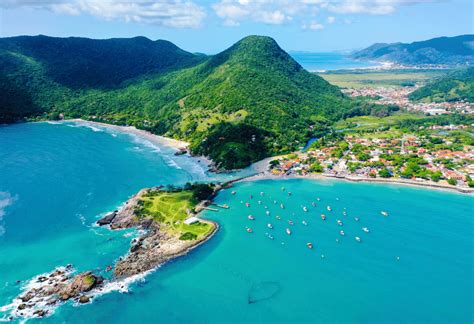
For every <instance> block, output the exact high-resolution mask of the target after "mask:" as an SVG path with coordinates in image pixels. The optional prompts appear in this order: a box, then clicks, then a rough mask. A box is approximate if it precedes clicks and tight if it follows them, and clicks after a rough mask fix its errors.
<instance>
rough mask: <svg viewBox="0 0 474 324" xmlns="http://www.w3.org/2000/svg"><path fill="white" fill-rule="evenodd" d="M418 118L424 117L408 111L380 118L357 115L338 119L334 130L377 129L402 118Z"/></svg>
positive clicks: (390, 124)
mask: <svg viewBox="0 0 474 324" xmlns="http://www.w3.org/2000/svg"><path fill="white" fill-rule="evenodd" d="M420 118H424V116H422V115H417V114H410V113H399V114H393V115H391V116H387V117H382V118H380V117H375V116H358V117H352V118H348V119H345V120H341V121H338V122H337V123H336V124H335V125H334V128H335V129H336V130H342V129H352V130H354V131H356V130H360V131H366V130H371V129H379V128H381V127H385V126H393V125H395V124H396V123H398V122H399V121H402V120H408V119H420Z"/></svg>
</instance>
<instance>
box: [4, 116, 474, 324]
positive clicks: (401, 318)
mask: <svg viewBox="0 0 474 324" xmlns="http://www.w3.org/2000/svg"><path fill="white" fill-rule="evenodd" d="M173 153H174V151H173V150H172V149H171V148H167V147H164V146H161V147H159V146H157V145H154V144H152V143H150V142H147V141H144V139H142V138H140V137H136V136H130V135H127V134H123V133H120V132H114V131H112V130H110V129H103V128H95V129H94V128H91V127H86V126H81V125H77V124H48V123H34V124H19V125H11V126H5V127H0V161H1V162H0V191H1V192H2V194H1V196H0V200H1V201H2V203H0V208H1V209H2V212H1V213H0V215H2V217H1V218H2V219H1V220H0V226H2V228H3V232H2V234H1V236H0V305H6V304H8V303H9V302H11V300H12V299H13V298H14V297H15V296H16V295H17V294H18V293H19V292H20V289H21V287H22V285H23V284H24V282H22V283H19V284H17V283H16V280H23V281H25V280H28V279H30V278H32V277H33V276H35V275H38V274H40V273H43V272H48V271H51V270H53V269H54V268H55V267H57V266H60V265H65V264H68V263H72V264H74V266H75V267H76V268H77V269H78V270H87V269H101V270H103V269H104V268H105V267H106V265H108V264H111V263H113V262H114V261H115V260H116V259H117V258H118V257H119V256H121V255H123V254H125V253H126V251H127V249H128V246H129V241H130V237H124V234H126V233H124V232H111V231H108V230H107V229H102V228H97V227H94V226H92V224H93V223H94V221H95V220H96V219H97V218H98V217H100V215H103V214H104V213H105V212H107V211H110V210H113V209H115V208H116V207H117V206H119V205H120V204H121V203H123V202H124V201H125V200H126V199H127V197H129V196H130V195H132V194H133V193H135V192H136V191H138V190H139V189H141V188H142V187H147V186H153V185H158V184H183V183H185V182H187V181H198V180H201V181H210V180H213V179H214V178H216V177H217V176H216V175H213V174H209V173H207V172H206V171H205V169H204V167H203V166H202V165H200V164H199V163H198V162H197V161H196V160H193V159H191V158H189V157H186V156H181V157H175V156H174V154H173ZM219 177H220V178H219V179H221V180H222V179H223V177H226V176H219ZM282 187H285V190H282ZM232 190H235V191H236V194H235V195H232V194H231V191H232ZM260 192H264V195H263V196H261V195H260ZM288 192H291V193H292V194H291V196H290V195H288ZM250 195H253V198H252V199H251V198H250ZM318 197H319V198H320V200H319V201H318V200H317V198H318ZM258 200H260V201H261V204H259V203H258ZM274 201H276V202H277V203H276V204H275V203H274ZM216 202H217V203H219V204H224V203H226V204H228V205H229V206H230V208H229V209H228V210H220V211H219V212H218V213H215V212H210V211H209V212H205V214H204V215H203V216H204V217H208V218H210V219H212V220H215V221H217V222H219V224H220V225H221V228H220V230H219V232H218V233H217V234H216V235H215V236H214V237H213V238H212V239H211V240H210V241H209V242H207V243H206V244H204V245H203V246H201V247H199V248H198V249H196V250H194V251H193V252H192V253H190V254H189V255H187V256H185V257H182V258H179V259H176V260H175V261H173V262H170V263H168V264H166V265H164V266H162V267H161V268H159V269H158V270H156V271H154V272H153V273H152V274H150V275H148V276H147V277H146V278H145V279H144V280H139V281H137V282H135V283H133V284H131V286H130V287H129V293H121V292H119V291H114V292H110V293H108V294H104V295H102V296H98V297H96V298H95V300H94V302H93V303H91V304H87V305H83V306H80V307H77V306H75V305H73V304H72V303H71V304H67V305H64V306H62V307H60V308H58V309H56V311H55V313H54V314H53V315H52V316H50V317H47V318H45V319H43V321H44V322H51V323H56V322H63V321H67V322H73V323H74V322H84V321H89V322H103V321H115V322H119V323H126V322H132V321H142V322H148V321H152V320H153V321H157V320H159V321H162V322H196V323H202V322H277V321H280V322H281V321H293V322H345V323H366V322H377V323H399V322H439V323H446V322H456V323H458V322H472V316H473V308H472V305H474V302H473V283H472V276H473V243H472V235H473V229H474V227H473V221H472V214H473V212H474V205H473V204H474V200H473V198H472V196H469V195H463V194H459V193H451V192H441V191H436V190H429V189H419V188H409V187H402V186H396V185H384V184H373V183H348V182H342V181H337V180H300V179H298V180H295V179H294V180H281V181H280V180H279V181H274V180H261V181H256V182H241V183H238V184H236V185H235V186H234V188H232V189H229V190H224V191H222V192H221V193H220V194H219V195H218V197H217V199H216ZM245 202H249V203H250V207H246V206H245ZM312 202H315V204H316V207H313V206H312V204H311V203H312ZM280 203H283V204H284V206H285V209H281V208H280ZM328 205H330V206H331V208H332V211H331V212H329V211H327V208H326V207H327V206H328ZM265 206H266V207H267V208H265ZM302 206H306V207H307V208H308V212H304V211H303V208H302ZM343 208H346V211H347V215H343V210H344V209H343ZM381 210H387V211H388V212H389V216H388V217H383V216H382V215H381V214H380V211H381ZM266 211H269V212H270V215H266ZM321 213H324V214H326V216H327V219H326V221H322V220H321V217H320V215H321ZM249 214H252V215H254V217H255V218H256V219H255V220H254V221H250V220H248V218H247V216H248V215H249ZM277 215H279V216H280V218H281V219H280V220H278V219H276V216H277ZM354 217H358V218H359V221H355V219H354ZM337 219H340V220H342V221H343V223H344V226H343V227H342V228H343V230H344V231H345V234H346V235H345V236H343V237H342V236H341V235H340V234H339V231H340V230H341V227H340V226H338V225H337V223H336V220H337ZM288 220H292V221H293V222H294V225H289V224H288ZM303 220H305V221H306V222H307V224H308V225H307V226H305V225H303V224H302V221H303ZM268 223H271V224H273V227H274V228H273V229H269V228H268V227H267V224H268ZM246 227H252V229H253V233H252V234H249V233H247V232H246V230H245V228H246ZM288 227H290V228H291V229H292V235H291V236H288V235H287V234H286V233H285V229H286V228H288ZM362 227H368V228H369V229H370V233H364V232H363V231H362V230H361V228H362ZM265 233H271V234H272V235H273V236H274V240H270V239H269V238H268V237H267V236H266V235H265ZM125 236H126V235H125ZM355 236H359V237H361V238H362V242H361V243H357V242H356V241H355V240H354V237H355ZM336 239H338V240H339V242H336ZM307 242H312V243H313V244H314V248H313V249H312V250H310V249H308V248H307V247H306V243H307ZM282 243H283V244H282ZM322 255H323V256H324V257H322ZM122 291H125V289H123V290H122ZM249 301H250V303H249ZM118 310H120V311H118ZM2 316H3V318H6V316H8V313H7V312H4V313H3V314H2V313H0V318H2Z"/></svg>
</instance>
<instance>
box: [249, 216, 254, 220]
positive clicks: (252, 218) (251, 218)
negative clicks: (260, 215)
mask: <svg viewBox="0 0 474 324" xmlns="http://www.w3.org/2000/svg"><path fill="white" fill-rule="evenodd" d="M247 218H248V219H249V220H255V217H253V216H252V215H248V216H247Z"/></svg>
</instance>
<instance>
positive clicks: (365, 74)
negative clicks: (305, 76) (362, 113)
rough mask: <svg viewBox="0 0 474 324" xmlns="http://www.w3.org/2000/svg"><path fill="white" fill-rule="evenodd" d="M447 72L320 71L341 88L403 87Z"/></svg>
mask: <svg viewBox="0 0 474 324" xmlns="http://www.w3.org/2000/svg"><path fill="white" fill-rule="evenodd" d="M444 74H446V71H437V70H387V71H360V70H359V71H353V72H352V71H344V72H342V71H341V72H326V73H319V76H321V77H322V78H324V79H325V80H326V81H328V82H329V83H332V84H334V85H337V86H338V87H341V88H362V87H368V86H372V87H401V86H406V85H414V84H415V83H419V82H422V83H424V82H426V81H428V80H431V79H433V78H437V77H440V76H442V75H444Z"/></svg>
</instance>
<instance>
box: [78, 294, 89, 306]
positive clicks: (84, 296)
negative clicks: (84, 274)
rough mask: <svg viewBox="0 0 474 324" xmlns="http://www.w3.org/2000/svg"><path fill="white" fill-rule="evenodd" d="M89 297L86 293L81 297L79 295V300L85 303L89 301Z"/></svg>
mask: <svg viewBox="0 0 474 324" xmlns="http://www.w3.org/2000/svg"><path fill="white" fill-rule="evenodd" d="M90 300H91V299H90V297H89V296H86V295H82V296H81V297H79V302H80V303H81V304H85V303H88V302H90Z"/></svg>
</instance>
